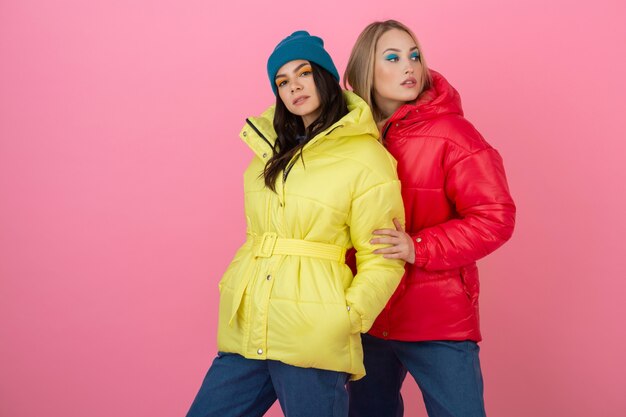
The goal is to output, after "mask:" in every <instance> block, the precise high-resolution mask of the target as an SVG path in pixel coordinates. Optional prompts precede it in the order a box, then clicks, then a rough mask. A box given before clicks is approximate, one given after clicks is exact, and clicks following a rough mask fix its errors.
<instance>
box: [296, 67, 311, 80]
mask: <svg viewBox="0 0 626 417" xmlns="http://www.w3.org/2000/svg"><path fill="white" fill-rule="evenodd" d="M311 74H313V68H311V67H310V66H308V65H307V66H305V67H302V68H301V69H300V72H298V77H308V76H309V75H311Z"/></svg>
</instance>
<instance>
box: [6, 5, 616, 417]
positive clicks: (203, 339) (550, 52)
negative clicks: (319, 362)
mask: <svg viewBox="0 0 626 417" xmlns="http://www.w3.org/2000/svg"><path fill="white" fill-rule="evenodd" d="M211 3H213V4H211ZM259 3H260V4H259ZM510 3H513V2H502V1H497V0H491V1H488V0H475V1H471V2H469V1H468V2H460V1H458V2H455V1H449V0H448V1H436V2H427V3H426V2H422V3H418V2H416V1H414V0H413V1H393V0H386V1H383V2H381V5H380V6H377V7H376V6H372V5H366V3H365V2H355V1H344V2H342V1H336V0H332V1H327V0H317V1H315V2H312V3H311V2H309V3H306V2H275V4H273V5H272V4H268V2H251V4H247V5H244V4H240V3H239V2H236V1H225V2H209V1H199V0H193V1H191V0H190V1H174V0H169V1H166V0H150V1H148V0H124V1H121V0H112V1H106V2H104V1H100V2H87V1H78V0H58V1H54V2H52V1H42V0H19V1H17V0H13V1H8V0H5V1H2V2H1V3H0V416H2V417H26V416H29V417H30V416H43V415H46V416H54V417H57V416H58V417H112V416H115V417H126V416H129V417H130V416H140V417H143V416H146V417H147V416H150V417H161V416H162V417H171V416H182V415H184V413H185V412H186V410H187V408H188V406H189V404H190V402H191V401H192V399H193V397H194V395H195V393H196V391H197V388H198V386H199V384H200V382H201V379H202V377H203V375H204V373H205V371H206V369H207V367H208V365H209V363H210V361H211V360H212V358H213V356H214V354H215V349H216V347H215V331H216V322H217V317H216V314H217V281H218V279H219V278H220V275H221V273H222V272H223V271H224V269H225V267H226V265H227V263H228V262H229V260H230V258H231V257H232V255H233V253H234V251H235V249H236V248H237V246H238V245H239V244H240V243H241V242H242V239H243V238H242V237H243V232H244V219H243V207H242V200H243V199H242V189H241V179H242V172H243V169H244V167H245V165H246V164H247V162H248V161H249V159H250V158H251V152H250V151H249V150H248V149H247V148H246V147H245V146H244V145H243V144H242V143H241V142H240V140H239V138H238V132H239V129H240V127H241V126H242V124H243V122H244V119H245V117H246V116H248V115H251V114H257V113H259V112H260V111H261V110H263V109H264V108H265V107H266V106H267V105H269V104H270V103H271V101H272V100H273V95H272V93H271V91H270V88H269V84H268V80H267V78H266V73H265V62H266V58H267V56H268V54H269V53H270V52H271V50H272V49H273V47H274V45H275V44H276V43H277V42H278V41H279V40H280V39H282V38H283V37H284V36H286V35H287V34H289V33H291V31H293V30H296V29H301V28H306V29H308V30H310V31H311V32H312V33H314V34H318V35H321V36H322V37H324V39H326V43H327V48H328V50H329V51H330V52H331V54H332V55H333V56H334V57H335V60H336V64H337V66H338V67H339V69H340V72H342V71H343V69H344V68H345V64H346V60H347V57H348V54H349V51H350V48H351V45H352V43H353V42H354V40H355V39H356V36H357V34H358V33H359V31H360V30H361V29H362V28H363V27H364V26H365V25H366V24H367V23H369V22H370V21H372V20H375V19H385V18H397V19H400V20H402V21H404V22H405V23H407V24H408V25H409V26H411V27H412V28H414V29H415V31H416V32H417V34H418V36H419V37H420V38H421V41H422V43H423V46H424V52H425V55H426V56H427V59H428V61H429V63H430V65H431V66H432V67H433V68H434V69H437V70H439V71H440V72H442V73H443V74H444V75H445V76H446V77H447V78H448V79H449V80H450V82H452V83H453V85H455V86H456V87H457V88H458V90H459V91H460V92H461V95H462V96H463V98H464V106H465V110H466V115H467V116H468V118H469V119H470V120H471V121H472V122H473V123H474V124H475V125H476V126H477V127H478V129H479V130H480V131H481V132H482V133H483V134H484V135H485V137H486V138H487V139H488V140H489V141H490V142H491V143H492V144H493V145H494V146H495V147H496V148H497V149H499V150H500V152H501V153H502V155H503V157H504V159H505V164H506V168H507V172H508V176H509V182H510V186H511V189H512V192H513V195H514V197H515V199H516V202H517V205H518V223H517V230H516V232H515V235H514V237H513V239H512V240H511V241H510V242H509V243H507V244H506V245H505V246H504V247H503V248H502V249H500V250H499V251H497V252H496V253H495V254H493V255H492V256H490V257H488V258H487V259H485V260H483V261H481V262H480V267H481V270H482V275H481V277H482V298H481V300H482V320H483V322H482V325H483V333H484V337H485V340H484V342H483V343H482V363H483V372H484V377H485V384H486V393H485V397H486V403H487V409H488V410H487V411H488V414H489V415H491V416H503V417H527V416H534V417H543V416H546V417H547V416H550V417H553V416H569V417H578V416H580V417H582V416H609V417H617V416H624V415H626V395H624V388H626V359H625V355H624V351H625V347H624V343H625V342H626V331H625V329H626V325H625V324H624V321H625V319H626V302H625V301H626V300H625V296H624V293H625V292H626V283H625V280H624V278H625V270H626V263H625V261H624V259H625V258H626V253H625V251H624V233H625V232H626V227H625V226H626V221H625V220H624V205H625V203H626V201H625V200H626V199H625V197H624V190H625V189H626V188H625V187H624V180H626V176H625V175H624V170H623V165H624V162H626V161H625V159H626V158H625V157H624V155H625V154H626V143H625V142H626V127H625V119H626V106H625V104H626V99H625V97H626V82H625V79H626V62H625V58H624V56H625V55H626V48H625V47H624V41H625V40H626V29H625V27H626V25H625V24H624V22H626V6H625V3H624V2H623V1H621V0H615V1H608V0H598V1H594V2H591V3H588V5H574V2H571V1H565V0H555V1H549V2H546V1H544V0H542V1H539V0H527V1H523V2H516V3H515V4H510ZM405 394H406V401H407V410H408V411H407V413H406V415H407V416H424V415H425V413H424V411H423V406H422V404H421V398H420V397H419V392H418V391H417V388H416V386H415V383H414V382H413V381H412V380H411V381H409V382H408V383H407V384H406V386H405ZM268 415H269V416H279V415H281V413H280V411H279V410H278V408H277V407H274V408H273V411H272V412H270V413H269V414H268Z"/></svg>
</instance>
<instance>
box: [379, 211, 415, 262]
mask: <svg viewBox="0 0 626 417" xmlns="http://www.w3.org/2000/svg"><path fill="white" fill-rule="evenodd" d="M393 224H394V225H395V226H396V229H395V230H393V229H378V230H374V232H373V233H374V234H375V235H384V236H385V237H376V238H374V239H372V240H370V243H371V244H373V245H376V244H385V245H390V246H389V247H386V248H381V249H376V250H375V251H374V253H382V254H383V257H385V258H389V259H403V260H405V261H406V262H408V263H410V264H412V263H413V262H415V246H414V245H413V239H411V236H409V235H408V234H407V233H406V232H405V231H404V229H403V228H402V224H400V221H399V220H398V219H393Z"/></svg>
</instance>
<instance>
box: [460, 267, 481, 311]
mask: <svg viewBox="0 0 626 417" xmlns="http://www.w3.org/2000/svg"><path fill="white" fill-rule="evenodd" d="M460 275H461V282H462V283H463V289H464V290H465V294H466V295H467V298H468V299H469V300H470V301H472V302H474V301H475V300H476V299H477V298H478V293H479V282H478V268H477V267H476V264H473V265H467V266H463V267H461V269H460Z"/></svg>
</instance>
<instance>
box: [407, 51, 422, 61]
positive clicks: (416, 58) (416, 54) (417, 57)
mask: <svg viewBox="0 0 626 417" xmlns="http://www.w3.org/2000/svg"><path fill="white" fill-rule="evenodd" d="M409 58H410V59H411V60H412V61H419V60H420V53H419V51H414V52H413V53H412V54H411V56H410V57H409Z"/></svg>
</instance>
